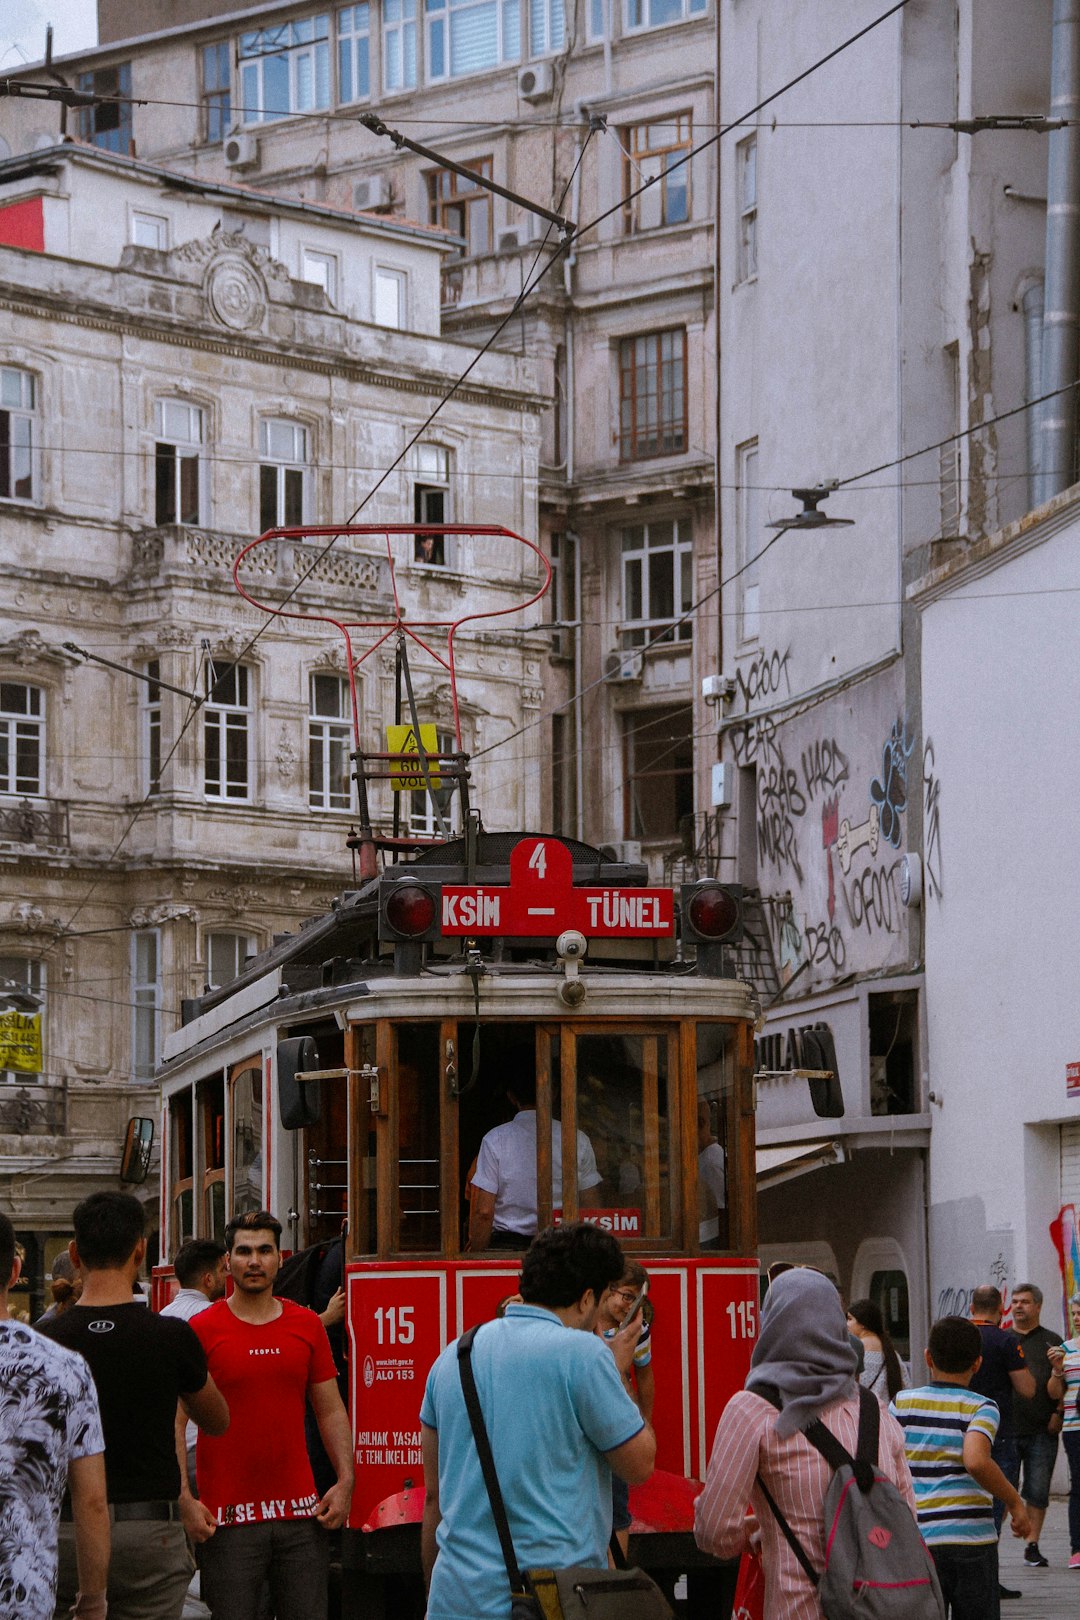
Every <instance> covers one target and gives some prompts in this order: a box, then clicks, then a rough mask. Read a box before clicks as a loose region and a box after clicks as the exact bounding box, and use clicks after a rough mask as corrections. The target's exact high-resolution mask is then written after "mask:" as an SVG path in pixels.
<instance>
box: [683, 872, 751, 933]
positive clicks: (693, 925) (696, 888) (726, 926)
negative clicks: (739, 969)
mask: <svg viewBox="0 0 1080 1620" xmlns="http://www.w3.org/2000/svg"><path fill="white" fill-rule="evenodd" d="M742 901H743V891H742V889H741V888H740V887H739V886H738V885H737V884H733V883H710V882H705V883H684V884H683V887H682V916H683V939H684V940H688V941H690V942H691V943H693V944H698V945H729V944H734V943H735V942H736V941H737V940H739V939H741V938H742V932H743V904H742Z"/></svg>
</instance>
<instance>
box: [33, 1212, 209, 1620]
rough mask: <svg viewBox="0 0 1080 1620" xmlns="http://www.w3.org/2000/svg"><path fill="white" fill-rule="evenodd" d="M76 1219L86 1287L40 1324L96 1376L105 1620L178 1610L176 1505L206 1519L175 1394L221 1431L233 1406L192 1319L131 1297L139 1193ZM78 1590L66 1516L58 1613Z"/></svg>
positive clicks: (181, 1574) (184, 1571) (139, 1244)
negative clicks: (158, 1311)
mask: <svg viewBox="0 0 1080 1620" xmlns="http://www.w3.org/2000/svg"><path fill="white" fill-rule="evenodd" d="M73 1224H74V1230H75V1241H74V1242H73V1243H72V1245H71V1257H72V1260H73V1261H74V1262H75V1264H76V1265H77V1266H79V1267H80V1268H81V1270H82V1274H83V1278H84V1285H83V1291H82V1297H81V1298H80V1300H79V1303H78V1304H77V1305H74V1306H72V1307H71V1309H70V1310H68V1311H66V1312H65V1313H64V1314H63V1315H62V1316H57V1317H53V1318H52V1320H50V1321H48V1322H44V1323H43V1324H42V1327H41V1331H42V1332H43V1333H46V1334H48V1336H49V1337H50V1338H51V1339H55V1340H56V1342H57V1343H58V1344H63V1345H66V1346H67V1347H68V1348H69V1349H71V1350H78V1351H79V1352H80V1354H81V1355H83V1356H84V1357H85V1358H86V1360H87V1362H88V1363H89V1365H90V1371H91V1372H92V1373H93V1375H94V1383H95V1385H96V1387H97V1395H98V1403H99V1405H100V1408H101V1422H102V1428H103V1429H104V1432H105V1477H106V1489H107V1494H108V1498H109V1517H110V1519H111V1520H112V1521H113V1530H112V1560H111V1563H110V1566H109V1586H108V1604H109V1615H110V1620H179V1617H180V1613H181V1610H182V1609H183V1605H184V1595H185V1593H186V1592H187V1588H188V1582H189V1581H190V1579H191V1576H192V1574H193V1572H194V1564H193V1562H192V1558H191V1553H190V1550H189V1548H188V1544H187V1536H186V1534H185V1523H184V1517H183V1516H182V1515H188V1514H189V1513H190V1515H191V1517H190V1527H191V1529H192V1534H193V1536H195V1538H196V1539H201V1538H202V1536H204V1535H205V1534H206V1527H205V1526H204V1523H203V1521H204V1518H205V1515H201V1514H199V1512H198V1507H199V1504H198V1503H193V1502H192V1501H191V1499H190V1493H189V1492H188V1490H187V1480H186V1478H183V1477H182V1475H181V1471H180V1464H179V1461H178V1457H177V1439H176V1436H177V1401H178V1400H179V1402H180V1404H181V1406H182V1407H183V1409H184V1411H185V1412H186V1413H187V1415H188V1416H189V1417H190V1418H192V1420H193V1421H194V1422H195V1423H197V1424H198V1425H199V1427H200V1428H202V1429H205V1430H206V1432H207V1433H208V1434H223V1433H224V1431H225V1430H226V1429H227V1428H228V1424H229V1410H228V1407H227V1406H226V1404H225V1401H224V1398H223V1397H222V1395H221V1393H220V1391H219V1390H218V1388H217V1386H216V1385H215V1384H214V1382H213V1380H212V1379H211V1378H210V1377H209V1375H208V1373H207V1368H206V1356H205V1355H204V1353H203V1348H202V1345H201V1344H200V1343H199V1341H198V1339H197V1338H196V1337H195V1335H194V1333H193V1332H192V1331H191V1328H190V1327H189V1326H188V1324H187V1323H186V1322H180V1321H177V1320H176V1319H174V1318H163V1317H160V1316H154V1315H152V1314H151V1313H150V1312H149V1311H148V1310H147V1308H146V1306H145V1305H141V1304H136V1303H135V1302H134V1301H133V1298H132V1290H133V1288H134V1284H135V1279H136V1277H137V1276H138V1273H139V1269H140V1267H141V1266H142V1263H143V1259H144V1257H145V1254H146V1238H145V1237H144V1235H143V1232H144V1225H145V1221H144V1216H143V1208H142V1205H141V1204H140V1203H139V1201H138V1199H137V1198H133V1197H132V1196H131V1194H130V1193H119V1192H102V1193H94V1194H93V1195H92V1196H91V1197H90V1198H86V1199H84V1200H83V1202H82V1203H81V1204H79V1205H78V1207H77V1208H76V1210H75V1215H74V1222H73ZM182 1490H183V1492H184V1497H185V1502H184V1505H183V1507H182V1505H181V1501H180V1497H181V1491H182ZM75 1590H76V1571H75V1543H74V1534H73V1526H72V1525H71V1524H70V1523H61V1526H60V1577H59V1582H58V1585H57V1596H56V1615H57V1617H60V1616H62V1615H66V1614H67V1613H68V1612H69V1609H70V1606H71V1604H72V1603H73V1602H74V1599H75Z"/></svg>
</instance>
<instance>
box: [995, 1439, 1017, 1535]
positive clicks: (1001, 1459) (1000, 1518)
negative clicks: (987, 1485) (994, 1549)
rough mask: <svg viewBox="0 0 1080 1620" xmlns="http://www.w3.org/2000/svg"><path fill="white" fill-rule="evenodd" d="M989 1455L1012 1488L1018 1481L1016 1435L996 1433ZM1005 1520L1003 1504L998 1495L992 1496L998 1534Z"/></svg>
mask: <svg viewBox="0 0 1080 1620" xmlns="http://www.w3.org/2000/svg"><path fill="white" fill-rule="evenodd" d="M990 1456H991V1458H992V1459H993V1461H994V1462H996V1463H997V1465H998V1467H999V1468H1000V1469H1001V1472H1002V1473H1003V1474H1004V1475H1005V1478H1006V1479H1007V1480H1008V1482H1009V1484H1010V1485H1012V1486H1013V1487H1014V1488H1015V1487H1016V1486H1017V1485H1019V1483H1020V1453H1019V1451H1018V1450H1017V1447H1016V1436H1015V1435H1014V1434H1012V1433H1009V1434H1005V1435H1002V1434H1000V1433H999V1434H998V1437H997V1439H996V1440H995V1441H994V1443H993V1445H992V1446H991V1447H990ZM1004 1522H1005V1504H1004V1502H1002V1501H1001V1500H1000V1499H999V1498H998V1497H996V1496H995V1497H994V1528H995V1530H996V1531H997V1533H998V1535H999V1536H1000V1534H1001V1526H1002V1525H1003V1524H1004Z"/></svg>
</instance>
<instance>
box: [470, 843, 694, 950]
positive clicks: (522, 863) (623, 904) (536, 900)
mask: <svg viewBox="0 0 1080 1620" xmlns="http://www.w3.org/2000/svg"><path fill="white" fill-rule="evenodd" d="M573 879H574V868H573V862H572V860H571V858H570V851H569V850H568V849H567V847H566V845H565V844H563V843H560V842H559V840H558V839H557V838H523V839H522V840H521V841H520V843H517V844H515V845H514V848H513V849H512V850H511V852H510V882H509V885H502V884H490V883H485V884H473V885H468V886H466V885H456V884H443V891H442V931H443V933H444V934H446V935H465V934H501V935H503V936H504V937H505V936H507V935H511V936H513V935H517V936H523V935H524V936H528V935H541V936H549V935H554V934H561V933H562V932H563V931H564V929H567V928H576V929H578V930H579V931H580V932H581V933H583V934H584V935H585V936H586V938H590V939H666V938H668V937H669V936H670V935H671V934H672V932H673V931H674V928H675V897H674V894H673V893H672V891H671V890H670V889H631V888H625V889H623V888H613V887H610V888H580V889H576V888H575V887H574V881H573Z"/></svg>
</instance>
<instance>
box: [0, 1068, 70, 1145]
mask: <svg viewBox="0 0 1080 1620" xmlns="http://www.w3.org/2000/svg"><path fill="white" fill-rule="evenodd" d="M66 1130H67V1095H66V1092H65V1089H64V1087H63V1086H41V1085H33V1084H28V1085H19V1084H18V1083H17V1082H15V1083H12V1082H11V1081H9V1082H8V1083H7V1084H6V1085H2V1084H0V1136H63V1135H64V1134H65V1132H66Z"/></svg>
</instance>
